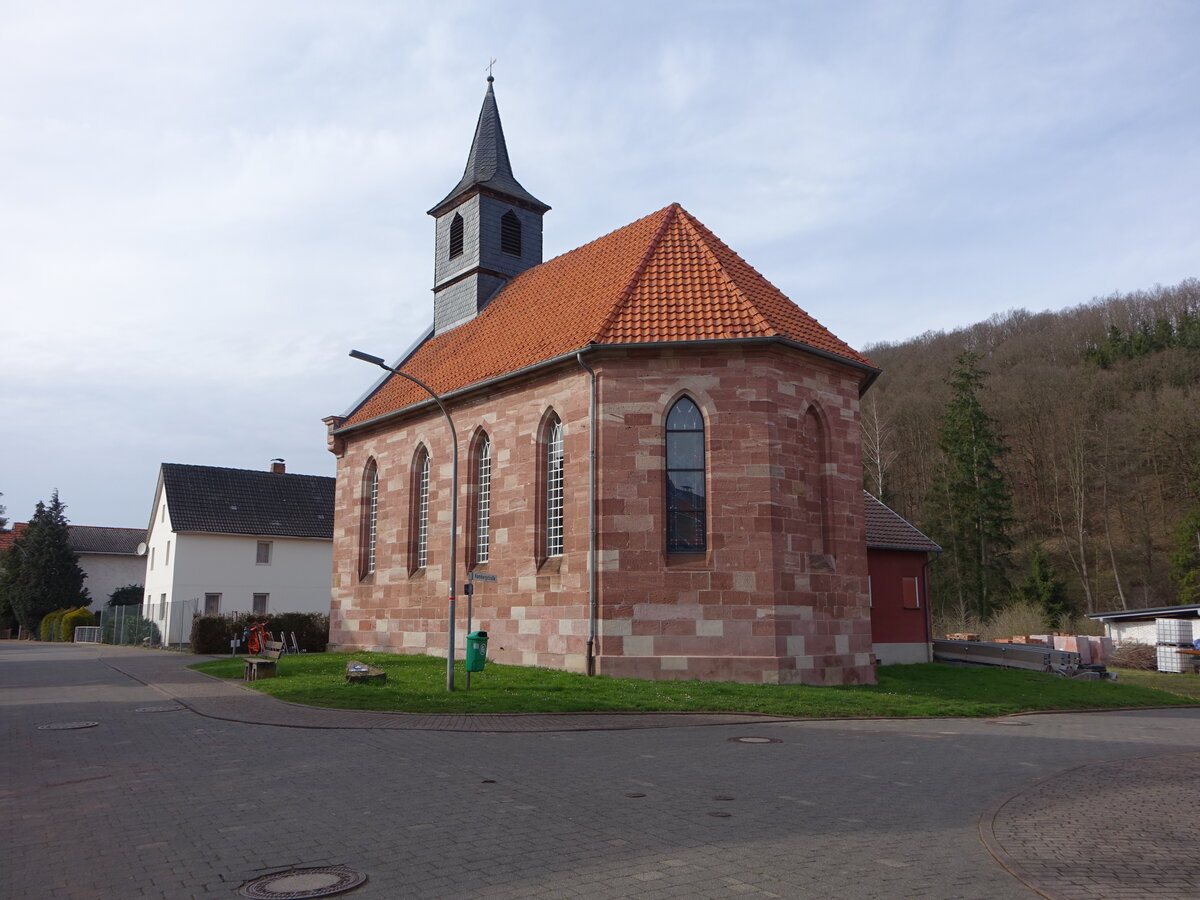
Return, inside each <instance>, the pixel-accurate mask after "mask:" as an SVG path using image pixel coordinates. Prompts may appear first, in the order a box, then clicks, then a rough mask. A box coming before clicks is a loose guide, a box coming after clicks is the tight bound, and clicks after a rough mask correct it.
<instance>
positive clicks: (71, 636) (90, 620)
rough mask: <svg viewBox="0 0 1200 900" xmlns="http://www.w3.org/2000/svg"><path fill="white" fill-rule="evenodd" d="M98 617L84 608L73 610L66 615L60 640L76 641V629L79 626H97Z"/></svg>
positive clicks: (63, 619) (63, 618)
mask: <svg viewBox="0 0 1200 900" xmlns="http://www.w3.org/2000/svg"><path fill="white" fill-rule="evenodd" d="M95 624H96V616H95V615H94V614H93V613H92V611H91V610H90V609H84V608H83V607H82V606H81V607H79V608H78V609H73V610H71V611H70V612H68V613H66V614H65V615H64V616H63V617H62V620H61V624H60V625H59V632H58V635H59V640H61V641H74V640H75V627H76V626H77V625H95Z"/></svg>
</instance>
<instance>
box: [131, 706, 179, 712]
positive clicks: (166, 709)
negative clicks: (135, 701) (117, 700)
mask: <svg viewBox="0 0 1200 900" xmlns="http://www.w3.org/2000/svg"><path fill="white" fill-rule="evenodd" d="M177 709H183V707H182V706H139V707H138V708H137V709H135V710H134V712H142V713H149V712H175V710H177Z"/></svg>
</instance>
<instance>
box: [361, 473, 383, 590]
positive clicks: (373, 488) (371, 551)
mask: <svg viewBox="0 0 1200 900" xmlns="http://www.w3.org/2000/svg"><path fill="white" fill-rule="evenodd" d="M360 527H361V532H360V533H361V535H362V537H361V539H360V540H361V547H360V551H359V563H358V575H359V577H360V578H366V577H367V576H368V575H370V574H371V573H372V572H374V571H375V542H376V538H377V537H378V535H379V466H377V465H376V464H375V460H371V461H370V462H369V463H367V468H366V470H365V471H364V472H363V493H362V523H361V526H360Z"/></svg>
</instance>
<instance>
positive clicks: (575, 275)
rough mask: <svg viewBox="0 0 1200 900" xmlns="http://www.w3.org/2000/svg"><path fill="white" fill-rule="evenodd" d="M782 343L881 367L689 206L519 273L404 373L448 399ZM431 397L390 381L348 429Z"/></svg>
mask: <svg viewBox="0 0 1200 900" xmlns="http://www.w3.org/2000/svg"><path fill="white" fill-rule="evenodd" d="M747 338H778V339H784V340H787V341H790V342H793V343H795V344H797V345H801V346H802V347H804V348H807V349H810V350H812V351H815V352H816V353H818V354H820V355H823V356H826V357H829V358H832V359H835V360H838V361H841V362H844V363H846V364H848V365H850V366H853V367H855V368H858V369H861V370H863V373H864V379H865V378H866V377H867V376H869V375H872V374H874V373H875V372H876V371H877V369H876V367H875V365H874V363H872V362H871V361H870V360H869V359H867V357H865V356H863V355H862V354H861V353H859V352H857V351H856V350H853V349H852V348H851V347H850V346H849V345H848V344H846V343H845V342H844V341H842V340H840V339H839V338H838V337H836V336H835V335H834V334H833V333H832V332H830V331H829V330H828V329H826V328H825V327H824V326H823V325H821V324H820V323H819V322H818V321H817V320H816V319H814V318H813V317H812V316H810V315H809V314H808V313H806V312H805V311H804V310H802V309H800V307H798V306H796V304H794V303H793V302H792V301H791V300H789V299H788V298H787V297H786V296H784V294H783V292H782V291H780V290H779V289H778V288H777V287H775V286H774V285H773V284H771V283H770V282H769V281H767V279H765V278H764V277H763V276H762V275H760V274H759V273H758V272H757V271H756V270H755V269H754V268H753V267H752V266H751V265H750V264H749V263H747V262H746V261H745V260H743V259H742V258H741V257H740V256H738V255H737V254H736V253H734V252H733V251H732V250H731V249H730V248H729V247H728V246H726V245H725V243H724V242H723V241H722V240H721V239H720V238H718V237H717V236H716V235H714V234H713V233H712V232H711V231H709V230H708V229H707V228H706V227H705V226H704V225H703V224H701V223H700V222H699V220H697V219H696V218H694V217H693V216H692V215H691V214H690V213H688V212H687V210H685V209H684V208H683V207H681V206H680V205H679V204H677V203H674V204H671V205H670V206H668V207H666V208H665V209H661V210H659V211H658V212H656V213H652V214H651V215H649V216H646V217H645V218H642V219H638V220H637V221H636V222H633V223H631V224H629V225H626V226H625V227H624V228H620V229H618V230H617V231H614V232H612V233H611V234H608V235H605V236H604V237H601V238H598V239H597V240H595V241H592V242H591V243H590V244H585V245H584V246H582V247H579V248H577V249H575V250H572V251H570V252H569V253H565V254H563V255H562V256H559V257H556V258H554V259H552V260H549V261H548V262H544V263H542V264H541V265H538V266H534V267H533V268H531V269H527V270H526V271H524V272H522V273H521V274H519V275H517V276H516V277H515V278H513V279H512V280H511V281H509V282H508V283H507V284H505V286H504V287H503V288H502V289H501V290H500V291H499V292H498V293H497V294H496V296H495V297H494V298H493V299H492V300H491V302H490V303H489V304H488V305H487V306H486V307H485V308H484V309H483V311H482V312H480V313H479V315H477V316H476V317H475V318H474V319H471V320H470V321H468V322H465V323H463V324H462V325H459V326H457V327H456V328H453V329H451V330H449V331H446V332H444V333H442V334H439V335H436V336H434V337H431V338H429V339H428V340H426V341H425V342H423V343H422V344H420V345H419V346H418V347H417V348H416V349H415V350H414V351H413V352H412V353H410V354H409V355H408V357H406V358H405V359H403V360H401V363H400V366H402V367H403V369H404V371H405V372H406V373H408V374H409V375H412V376H413V377H415V378H418V379H420V380H421V381H423V382H425V383H426V384H428V385H429V386H430V387H432V388H433V389H434V390H435V391H437V392H438V393H439V394H447V393H450V392H453V391H456V390H459V389H462V388H466V387H469V386H471V385H475V384H479V383H482V382H485V381H490V380H491V379H494V378H498V377H500V376H503V375H509V374H512V373H515V372H519V371H521V370H523V369H527V368H530V367H533V366H536V365H538V364H540V363H545V362H548V361H550V360H554V359H557V358H559V357H563V356H566V355H568V354H571V353H574V352H576V351H578V350H582V349H584V348H587V347H589V346H595V345H626V346H628V345H631V344H645V343H658V342H671V341H710V340H711V341H719V340H731V339H747ZM425 399H427V395H426V394H425V393H424V391H422V390H421V389H420V388H419V387H417V386H415V385H413V384H412V383H411V382H409V381H407V380H405V379H403V378H400V377H398V376H395V375H390V376H388V377H387V378H386V379H385V380H383V381H382V382H380V384H379V385H378V386H377V387H376V388H375V390H373V391H372V392H371V393H370V394H369V395H368V396H367V397H366V398H365V399H364V400H363V401H362V402H360V403H359V405H358V406H357V407H355V408H354V409H353V410H351V412H350V413H349V415H348V416H347V418H346V419H345V421H344V422H342V423H341V427H342V428H350V427H353V426H355V425H359V424H362V423H364V422H368V421H370V420H373V419H376V418H378V417H380V416H384V415H387V414H388V413H392V412H395V411H397V410H400V409H403V408H405V407H406V406H410V405H412V404H414V403H418V402H420V401H423V400H425Z"/></svg>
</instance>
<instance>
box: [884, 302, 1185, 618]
mask: <svg viewBox="0 0 1200 900" xmlns="http://www.w3.org/2000/svg"><path fill="white" fill-rule="evenodd" d="M866 352H867V354H868V355H869V356H870V357H871V358H872V359H873V360H874V361H875V362H876V363H877V364H878V365H880V366H881V367H882V368H883V375H882V376H881V377H880V378H879V380H878V381H877V382H876V384H875V385H874V386H873V387H872V388H871V390H870V391H868V393H867V394H866V396H865V397H864V398H863V411H862V412H863V437H864V441H863V444H864V464H865V468H866V487H867V489H868V490H870V491H872V492H873V493H876V494H878V495H880V496H881V497H882V498H883V499H884V500H885V501H886V502H887V503H889V504H890V505H891V506H892V507H893V508H894V509H896V510H897V512H899V513H901V514H902V515H904V516H906V517H908V518H909V519H911V520H912V521H913V522H914V523H916V524H917V525H919V526H920V527H921V528H922V529H923V530H925V531H926V532H927V533H928V534H929V535H930V536H931V537H932V538H934V540H936V541H938V543H940V544H942V545H943V547H945V548H946V551H947V552H946V553H944V554H943V555H942V558H941V559H939V561H938V562H937V563H936V564H935V565H934V566H933V567H932V569H931V573H933V577H934V579H935V580H934V590H935V598H934V602H935V609H936V608H937V607H938V605H939V604H940V607H941V610H942V612H943V613H945V614H949V615H950V616H951V617H952V618H954V617H961V616H962V615H964V614H967V615H969V614H973V615H975V616H977V617H986V616H987V615H989V614H992V613H994V612H995V611H996V610H997V609H999V608H1002V607H1003V606H1004V605H1006V604H1008V603H1011V602H1012V601H1013V600H1014V599H1016V598H1018V597H1022V596H1023V597H1026V598H1029V599H1035V598H1040V599H1041V601H1042V603H1043V605H1044V606H1045V607H1046V608H1047V609H1048V611H1049V612H1050V615H1049V616H1048V617H1049V618H1050V619H1051V620H1053V619H1054V618H1055V614H1054V612H1053V610H1052V607H1053V606H1054V604H1055V603H1059V604H1060V605H1065V606H1066V607H1069V609H1067V610H1064V611H1066V612H1069V611H1074V612H1098V611H1104V610H1111V609H1121V608H1136V607H1142V606H1162V605H1168V604H1173V603H1177V602H1200V583H1198V582H1197V578H1198V577H1200V575H1198V574H1197V573H1198V572H1200V280H1197V279H1194V278H1193V279H1188V280H1186V281H1184V282H1182V283H1181V284H1179V285H1176V286H1174V287H1157V288H1155V289H1153V290H1150V291H1141V292H1137V293H1134V294H1123V295H1117V296H1112V297H1107V298H1104V299H1099V300H1096V301H1093V302H1091V303H1088V304H1084V305H1082V306H1077V307H1074V308H1071V309H1066V310H1063V311H1061V312H1057V313H1037V314H1034V313H1030V312H1027V311H1025V310H1017V311H1014V312H1009V313H1006V314H1002V315H996V316H993V317H992V318H991V319H989V320H988V321H986V322H981V323H979V324H976V325H973V326H971V327H969V328H965V329H961V330H958V331H955V332H951V333H942V332H938V333H927V334H924V335H921V336H920V337H918V338H914V339H912V340H909V341H905V342H904V343H899V344H879V345H876V346H873V347H868V348H866ZM993 464H994V468H993V469H991V470H989V466H991V465H993ZM989 471H991V473H992V475H994V476H995V477H994V478H991V480H989V477H990V476H989ZM1173 576H1174V577H1173ZM1056 580H1061V581H1062V582H1065V587H1066V593H1065V597H1064V596H1062V591H1061V587H1058V588H1056V587H1055V581H1056ZM1055 596H1057V598H1058V599H1057V600H1055V599H1054V597H1055ZM955 614H958V615H957V616H956V615H955Z"/></svg>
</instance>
